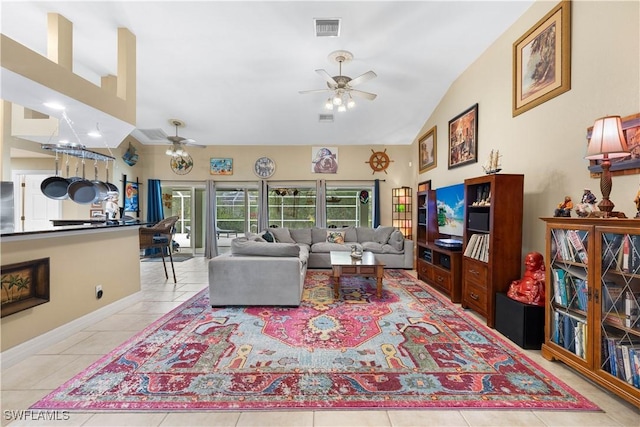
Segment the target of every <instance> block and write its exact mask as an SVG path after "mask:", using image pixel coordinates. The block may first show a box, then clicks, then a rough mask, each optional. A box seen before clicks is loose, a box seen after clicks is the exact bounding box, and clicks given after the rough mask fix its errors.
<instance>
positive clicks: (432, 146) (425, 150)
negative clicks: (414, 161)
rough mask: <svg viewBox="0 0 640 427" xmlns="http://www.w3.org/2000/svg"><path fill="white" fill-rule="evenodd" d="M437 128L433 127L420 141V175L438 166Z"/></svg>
mask: <svg viewBox="0 0 640 427" xmlns="http://www.w3.org/2000/svg"><path fill="white" fill-rule="evenodd" d="M436 140H437V136H436V126H434V127H432V128H431V129H429V130H428V131H427V133H425V134H424V135H422V137H421V138H420V139H419V140H418V159H419V160H418V165H419V169H420V173H423V172H426V171H428V170H431V169H433V168H435V167H436V166H437V161H436V157H437V145H436Z"/></svg>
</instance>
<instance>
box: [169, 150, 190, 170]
mask: <svg viewBox="0 0 640 427" xmlns="http://www.w3.org/2000/svg"><path fill="white" fill-rule="evenodd" d="M169 162H170V164H171V170H172V171H174V172H175V173H176V174H178V175H186V174H188V173H189V172H191V169H193V159H192V158H191V156H190V155H189V154H186V155H184V156H175V157H171V160H170V161H169Z"/></svg>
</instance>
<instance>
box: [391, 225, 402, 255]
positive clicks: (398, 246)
mask: <svg viewBox="0 0 640 427" xmlns="http://www.w3.org/2000/svg"><path fill="white" fill-rule="evenodd" d="M388 243H389V244H390V245H391V246H393V248H394V249H395V250H397V251H402V250H403V249H404V236H403V235H402V231H400V230H393V232H392V233H391V236H389V242H388Z"/></svg>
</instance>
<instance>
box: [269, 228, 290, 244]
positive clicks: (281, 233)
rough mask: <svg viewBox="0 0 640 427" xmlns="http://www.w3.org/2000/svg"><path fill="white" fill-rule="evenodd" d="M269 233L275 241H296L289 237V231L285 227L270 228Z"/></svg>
mask: <svg viewBox="0 0 640 427" xmlns="http://www.w3.org/2000/svg"><path fill="white" fill-rule="evenodd" d="M270 231H271V234H273V237H274V238H275V239H276V242H279V243H295V242H296V241H295V240H293V239H292V238H291V233H289V229H288V228H286V227H283V228H272V229H271V230H270Z"/></svg>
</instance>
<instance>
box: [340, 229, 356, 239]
mask: <svg viewBox="0 0 640 427" xmlns="http://www.w3.org/2000/svg"><path fill="white" fill-rule="evenodd" d="M342 231H344V232H345V234H344V241H345V242H357V241H358V233H356V228H355V227H353V226H349V227H344V228H343V229H342Z"/></svg>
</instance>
